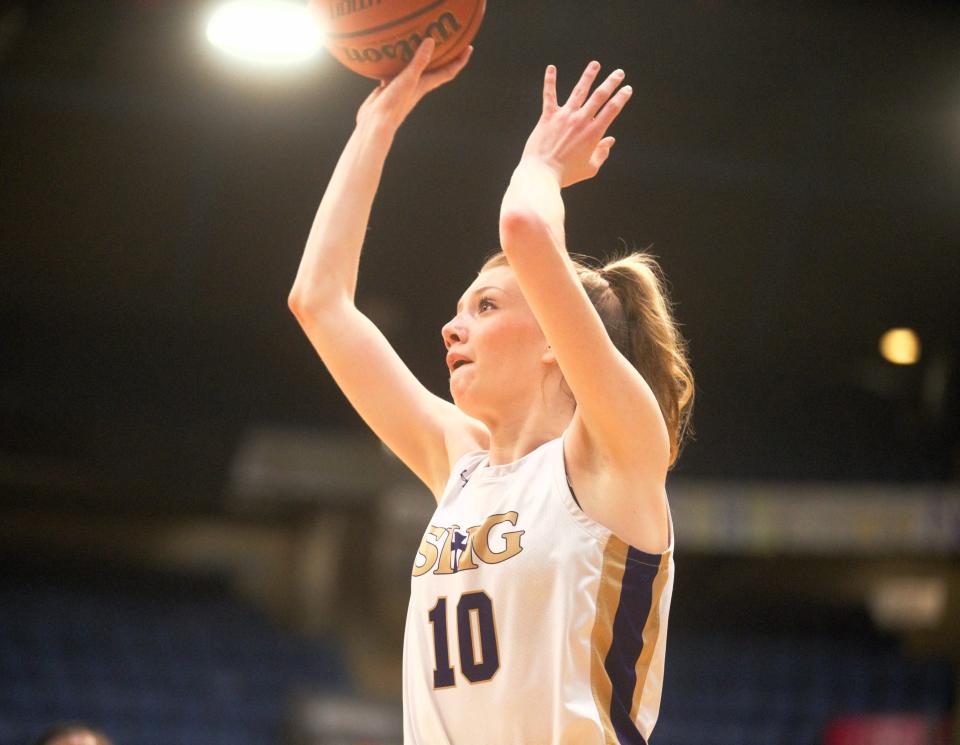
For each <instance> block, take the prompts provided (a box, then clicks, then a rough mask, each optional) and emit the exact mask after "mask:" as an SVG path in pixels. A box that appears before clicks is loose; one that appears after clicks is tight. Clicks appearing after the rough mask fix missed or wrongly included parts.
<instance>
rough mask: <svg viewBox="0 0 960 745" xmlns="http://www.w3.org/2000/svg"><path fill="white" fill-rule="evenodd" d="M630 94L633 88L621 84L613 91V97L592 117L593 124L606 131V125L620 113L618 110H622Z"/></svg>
mask: <svg viewBox="0 0 960 745" xmlns="http://www.w3.org/2000/svg"><path fill="white" fill-rule="evenodd" d="M632 95H633V88H631V87H630V86H629V85H625V86H623V88H621V89H620V90H618V91H617V92H616V93H614V94H613V97H612V98H611V99H610V100H609V101H607V103H606V104H605V105H604V107H603V108H602V109H600V113H599V114H597V115H596V117H594V120H593V122H594V126H595V127H597V128H598V129H599V130H600V131H601V132H606V131H607V127H609V126H610V124H611V123H612V122H613V120H614V119H616V118H617V117H618V116H619V115H620V112H621V111H623V107H624V106H626V105H627V101H629V100H630V96H632Z"/></svg>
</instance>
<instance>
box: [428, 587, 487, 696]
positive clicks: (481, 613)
mask: <svg viewBox="0 0 960 745" xmlns="http://www.w3.org/2000/svg"><path fill="white" fill-rule="evenodd" d="M427 618H429V619H430V623H431V624H433V649H434V655H435V659H436V665H435V668H434V671H433V687H434V688H449V687H450V686H454V685H456V684H457V683H456V680H455V679H454V675H453V667H452V666H451V665H450V646H449V645H448V643H447V599H446V598H438V599H437V604H436V605H435V606H433V608H432V609H431V610H430V613H428V614H427ZM456 624H457V625H456V631H457V646H458V648H459V651H460V671H461V672H462V673H463V675H464V677H465V678H466V679H467V680H469V681H470V682H471V683H481V682H483V681H485V680H490V679H491V678H492V677H493V675H494V673H496V672H497V670H499V669H500V651H499V650H498V649H497V630H496V627H495V625H494V622H493V602H492V601H491V600H490V597H489V596H488V595H487V593H485V592H482V591H479V590H478V591H477V592H465V593H464V594H463V595H461V596H460V602H458V603H457V618H456ZM477 642H479V644H478V643H477Z"/></svg>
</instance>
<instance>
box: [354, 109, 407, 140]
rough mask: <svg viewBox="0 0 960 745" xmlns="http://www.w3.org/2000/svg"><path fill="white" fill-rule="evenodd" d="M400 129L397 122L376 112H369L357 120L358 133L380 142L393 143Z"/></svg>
mask: <svg viewBox="0 0 960 745" xmlns="http://www.w3.org/2000/svg"><path fill="white" fill-rule="evenodd" d="M398 129H399V125H398V124H397V123H396V122H394V121H392V120H391V119H390V118H389V117H386V116H382V115H380V114H378V113H376V112H367V114H366V115H365V116H362V117H358V118H357V131H358V132H360V133H361V134H363V135H366V136H368V137H372V138H375V139H378V140H384V141H386V142H393V138H394V136H396V134H397V130H398Z"/></svg>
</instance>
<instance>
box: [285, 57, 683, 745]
mask: <svg viewBox="0 0 960 745" xmlns="http://www.w3.org/2000/svg"><path fill="white" fill-rule="evenodd" d="M432 51H433V43H432V41H431V40H430V39H427V40H426V41H425V42H424V43H423V45H422V46H421V47H420V48H419V50H418V52H417V54H416V56H415V57H414V58H413V60H412V62H411V63H410V65H409V66H408V67H407V68H406V69H405V70H404V72H403V73H401V74H400V75H399V76H398V77H396V78H395V79H394V80H393V81H392V82H390V83H389V84H384V85H381V87H379V88H377V89H376V90H375V91H373V93H371V95H370V96H369V98H367V100H366V101H365V102H364V103H363V105H362V106H361V107H360V111H359V113H358V115H357V126H356V129H355V131H354V132H353V134H352V136H351V137H350V139H349V141H348V143H347V145H346V147H345V149H344V151H343V154H342V156H341V158H340V161H339V163H338V164H337V166H336V169H335V170H334V173H333V176H332V178H331V180H330V183H329V185H328V187H327V191H326V193H325V194H324V196H323V199H322V201H321V203H320V207H319V210H318V212H317V215H316V219H315V221H314V223H313V227H312V230H311V231H310V235H309V238H308V240H307V245H306V249H305V251H304V255H303V260H302V263H301V265H300V269H299V272H298V275H297V278H296V281H295V283H294V286H293V289H292V291H291V294H290V308H291V309H292V311H293V313H294V314H295V315H296V317H297V319H298V320H299V322H300V324H301V325H302V327H303V329H304V331H305V332H306V334H307V336H308V337H309V339H310V341H311V342H312V344H313V346H314V347H315V348H316V350H317V352H318V353H319V355H320V357H321V358H322V360H323V362H324V363H325V364H326V366H327V368H328V369H329V370H330V373H331V374H332V375H333V377H334V379H335V380H336V381H337V383H338V384H339V386H340V387H341V389H342V390H343V392H344V394H345V395H346V396H347V398H348V399H349V400H350V402H351V403H352V404H353V406H354V407H355V408H356V409H357V411H358V412H359V413H360V415H361V416H362V417H363V419H364V420H365V421H366V422H367V424H368V425H369V426H370V427H371V428H372V429H373V431H374V432H375V433H376V434H377V435H378V436H379V437H380V439H381V440H382V441H383V442H384V443H385V444H386V445H387V446H388V447H389V448H390V449H391V450H393V452H394V453H396V454H397V456H398V457H399V458H400V459H401V460H402V461H403V462H404V463H405V464H406V465H407V466H409V468H410V469H411V470H412V471H413V472H414V473H415V474H416V475H417V476H418V477H419V478H420V479H421V480H422V481H423V482H424V483H425V484H426V485H427V487H428V488H429V489H430V491H431V492H432V493H433V494H434V496H435V497H436V499H437V509H436V512H435V513H434V515H433V518H432V519H431V521H430V524H429V525H428V526H427V528H426V531H425V533H424V537H423V541H422V543H421V545H420V548H419V551H418V552H417V555H416V557H415V560H414V564H413V571H412V574H413V576H412V579H411V597H410V604H409V609H408V613H407V622H406V631H405V641H404V663H403V676H404V680H403V690H404V742H405V743H406V745H547V744H548V743H549V744H551V745H553V744H558V743H563V744H564V745H573V744H574V743H575V744H576V745H592V744H593V743H596V744H597V745H599V744H600V743H642V742H645V741H646V739H647V738H648V737H649V736H650V732H651V730H652V729H653V726H654V723H655V722H656V719H657V713H658V710H659V705H660V691H661V684H662V676H663V665H664V651H665V647H666V624H667V614H668V611H669V607H670V596H671V589H672V585H673V529H672V523H671V519H670V511H669V508H668V505H667V496H666V491H665V481H666V476H667V471H668V469H669V468H670V467H671V466H672V464H673V463H674V461H675V460H676V457H677V455H678V453H679V448H680V444H681V441H682V440H683V437H684V431H685V429H686V423H687V421H688V416H689V411H690V405H691V403H692V398H693V380H692V375H691V372H690V368H689V366H688V364H687V361H686V357H685V353H684V343H683V340H682V339H681V337H680V336H679V334H678V332H677V330H676V326H675V323H674V320H673V319H672V317H671V314H670V310H669V308H670V304H669V301H668V300H667V298H666V297H665V295H664V293H663V286H662V282H661V281H660V279H659V274H658V269H657V265H656V264H655V263H654V261H653V260H652V259H651V258H650V257H648V256H646V255H643V254H635V255H632V256H628V257H626V258H621V259H619V260H616V261H613V262H611V263H609V264H607V265H606V266H605V267H603V268H601V269H591V268H588V267H587V266H585V265H583V264H580V263H577V262H575V261H574V260H573V259H571V258H570V256H569V255H568V253H567V248H566V245H565V242H564V230H563V222H564V208H563V201H562V199H561V196H560V195H561V189H562V188H563V187H565V186H569V185H570V184H573V183H576V182H577V181H581V180H584V179H588V178H592V177H593V176H594V175H596V173H597V172H598V170H599V169H600V167H601V166H602V165H603V163H604V161H605V160H606V159H607V157H608V155H609V154H610V149H611V147H612V146H613V138H612V137H609V136H607V135H606V131H607V128H608V127H609V126H610V124H611V123H612V122H613V120H614V119H615V118H616V116H617V115H618V114H619V113H620V111H621V110H622V109H623V107H624V105H625V104H626V103H627V100H628V99H629V97H630V93H631V91H630V88H629V87H625V86H621V83H622V82H623V73H622V72H621V71H619V70H618V71H615V72H613V73H611V74H610V75H608V76H607V77H606V79H605V80H603V81H602V82H601V83H600V84H599V85H598V86H596V87H594V83H595V79H596V77H597V75H598V71H599V68H600V66H599V65H598V64H597V63H595V62H592V63H590V65H589V66H588V67H587V68H586V70H585V72H584V73H583V75H582V76H581V78H580V81H579V82H578V83H577V85H576V87H575V88H574V89H573V92H572V93H571V94H570V97H569V98H568V99H567V100H566V102H564V103H563V104H562V105H561V104H559V103H558V101H557V94H556V70H555V69H554V68H553V67H552V66H551V67H548V68H547V72H546V77H545V81H544V89H543V112H542V116H541V117H540V120H539V122H538V123H537V125H536V127H535V128H534V129H533V132H532V133H531V135H530V137H529V139H528V140H527V143H526V146H525V148H524V150H523V155H522V157H521V159H520V163H519V165H518V166H517V168H516V170H515V171H514V173H513V177H512V179H511V181H510V185H509V187H508V188H507V190H506V194H505V196H504V199H503V205H502V208H501V214H500V239H501V244H502V249H503V252H502V253H501V254H498V255H496V256H494V257H493V258H492V259H490V260H488V261H487V262H486V263H485V264H484V266H483V268H482V270H481V271H480V274H479V276H478V277H477V278H476V280H475V281H474V282H473V283H472V284H471V285H470V287H468V288H467V290H466V292H464V293H463V296H462V298H461V300H460V302H459V303H458V305H457V308H456V313H455V315H454V317H453V318H452V319H451V320H450V321H449V322H448V323H447V324H446V325H445V326H444V327H443V329H442V336H443V341H444V344H445V345H446V349H447V356H446V362H447V366H448V368H449V372H450V391H451V394H452V397H453V403H450V402H448V401H446V400H444V399H442V398H439V397H436V396H434V395H433V394H431V393H430V392H429V391H427V390H426V388H424V387H423V386H422V385H421V384H420V383H419V382H418V381H417V380H416V379H415V378H414V376H413V375H412V373H411V372H410V371H409V370H408V369H407V368H406V367H405V366H404V364H403V363H402V362H401V361H400V359H399V358H398V357H397V355H396V354H395V353H394V351H393V349H392V348H391V347H390V345H389V343H388V342H387V340H386V339H385V338H384V337H383V336H382V335H381V334H380V332H379V331H378V330H377V329H376V328H375V327H374V325H373V324H372V323H371V322H370V321H369V320H368V319H367V318H365V317H364V316H363V315H362V314H361V313H360V312H359V311H358V310H357V309H356V307H355V306H354V292H355V288H356V283H357V271H358V263H359V257H360V248H361V243H362V241H363V236H364V234H365V232H366V228H367V219H368V216H369V212H370V208H371V204H372V202H373V198H374V194H375V192H376V189H377V185H378V182H379V180H380V174H381V170H382V168H383V164H384V160H385V158H386V156H387V152H388V150H389V149H390V145H391V142H392V140H393V136H394V133H395V132H396V130H397V127H399V126H400V124H401V122H402V121H403V120H404V118H405V117H406V116H407V114H408V113H409V112H410V110H411V109H412V108H413V106H414V105H415V104H416V103H417V101H418V100H419V99H420V98H421V97H422V96H423V95H424V94H425V93H427V92H428V91H430V90H432V89H433V88H435V87H437V86H438V85H440V84H442V83H444V82H447V81H448V80H450V79H452V78H453V77H454V76H456V74H457V73H458V72H459V71H460V70H461V69H462V68H463V66H464V65H465V64H466V62H467V60H468V58H469V56H470V52H471V50H467V51H466V52H465V53H464V54H463V55H462V56H461V57H460V58H459V59H457V60H456V61H454V62H452V63H450V64H449V65H448V66H446V67H444V68H441V69H437V70H435V71H430V72H425V68H426V66H427V63H428V62H429V59H430V55H431V53H432Z"/></svg>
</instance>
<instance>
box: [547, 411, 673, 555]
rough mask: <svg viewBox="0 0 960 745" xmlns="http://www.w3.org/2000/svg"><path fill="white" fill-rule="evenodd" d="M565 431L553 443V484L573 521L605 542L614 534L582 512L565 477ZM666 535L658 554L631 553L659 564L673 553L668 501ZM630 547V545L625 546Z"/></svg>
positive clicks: (670, 515) (668, 503)
mask: <svg viewBox="0 0 960 745" xmlns="http://www.w3.org/2000/svg"><path fill="white" fill-rule="evenodd" d="M567 431H568V430H564V432H563V435H561V436H560V437H559V438H558V439H557V440H556V441H555V442H556V443H557V451H558V452H557V453H556V454H555V456H554V457H553V458H552V460H553V462H554V464H555V465H554V468H553V471H554V482H555V483H556V486H557V489H558V490H559V491H560V494H561V495H562V496H563V501H564V504H565V506H566V508H567V512H569V513H570V515H571V517H572V518H573V519H574V521H575V522H576V523H577V524H578V525H580V526H581V527H582V528H583V529H584V530H586V532H587V533H589V534H590V535H591V536H593V537H594V538H596V539H597V540H599V541H606V540H608V539H609V538H610V537H611V536H613V535H615V533H614V532H613V531H612V530H610V529H609V528H608V527H606V526H605V525H601V524H600V523H598V522H597V521H596V520H594V519H593V518H591V517H589V516H588V515H587V513H586V512H584V511H583V508H581V507H580V502H579V501H578V500H577V497H576V495H575V494H574V492H573V487H572V486H571V485H570V480H569V478H568V477H567V465H566V460H565V457H564V454H563V443H564V442H565V441H566V437H567ZM667 535H668V536H669V538H668V541H667V547H666V548H665V549H664V550H663V551H662V552H661V553H658V554H652V553H648V552H647V551H641V550H640V549H638V548H636V547H635V546H630V548H631V550H632V552H634V553H635V554H639V555H640V557H645V558H646V559H648V560H649V561H650V562H659V561H660V559H662V558H663V557H664V556H667V555H668V554H672V553H673V546H674V534H673V513H672V512H671V510H670V500H669V499H667ZM627 545H630V544H627Z"/></svg>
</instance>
